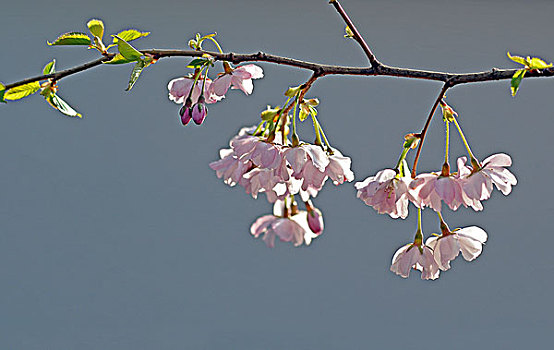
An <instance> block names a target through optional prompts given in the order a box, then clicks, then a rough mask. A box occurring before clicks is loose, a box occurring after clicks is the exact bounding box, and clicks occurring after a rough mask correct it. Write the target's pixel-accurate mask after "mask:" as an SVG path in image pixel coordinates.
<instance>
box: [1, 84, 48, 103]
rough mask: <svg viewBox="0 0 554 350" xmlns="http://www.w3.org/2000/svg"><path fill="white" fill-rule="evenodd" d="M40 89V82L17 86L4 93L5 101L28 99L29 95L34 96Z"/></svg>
mask: <svg viewBox="0 0 554 350" xmlns="http://www.w3.org/2000/svg"><path fill="white" fill-rule="evenodd" d="M39 89H40V84H39V83H38V81H34V82H32V83H28V84H25V85H20V86H16V87H14V88H11V89H9V90H8V91H5V92H4V99H5V100H11V101H15V100H19V99H22V98H23V97H27V96H29V95H32V94H34V93H35V92H37V91H38V90H39Z"/></svg>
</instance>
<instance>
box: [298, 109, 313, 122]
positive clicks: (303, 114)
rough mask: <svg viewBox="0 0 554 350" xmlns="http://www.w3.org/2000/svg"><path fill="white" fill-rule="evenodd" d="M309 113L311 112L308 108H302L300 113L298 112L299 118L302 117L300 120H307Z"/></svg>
mask: <svg viewBox="0 0 554 350" xmlns="http://www.w3.org/2000/svg"><path fill="white" fill-rule="evenodd" d="M309 115H310V114H309V113H308V111H307V110H305V109H303V108H300V113H298V119H300V121H301V122H303V121H304V120H306V118H308V116H309Z"/></svg>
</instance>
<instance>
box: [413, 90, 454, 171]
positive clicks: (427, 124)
mask: <svg viewBox="0 0 554 350" xmlns="http://www.w3.org/2000/svg"><path fill="white" fill-rule="evenodd" d="M451 87H452V84H451V83H450V82H446V83H444V85H443V87H442V89H441V92H440V93H439V96H438V97H437V99H436V100H435V103H434V104H433V107H432V108H431V112H430V113H429V116H428V117H427V121H425V126H424V127H423V129H422V130H421V134H420V140H419V146H418V147H417V153H416V156H415V158H414V165H413V167H412V179H413V178H415V177H416V172H417V162H418V161H419V155H420V154H421V147H422V146H423V141H425V135H427V129H429V124H431V119H433V115H435V111H436V110H437V106H438V105H439V102H440V101H441V100H442V98H443V97H444V94H446V90H448V89H449V88H451Z"/></svg>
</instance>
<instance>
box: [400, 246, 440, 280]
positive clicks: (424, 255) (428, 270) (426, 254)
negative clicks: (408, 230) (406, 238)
mask: <svg viewBox="0 0 554 350" xmlns="http://www.w3.org/2000/svg"><path fill="white" fill-rule="evenodd" d="M412 268H414V269H417V270H419V271H421V279H424V280H429V279H431V280H434V279H437V278H438V277H439V274H440V269H439V265H438V264H437V262H436V261H435V258H434V257H433V251H432V250H431V249H429V247H427V246H425V245H423V246H417V245H415V244H414V243H409V244H406V245H405V246H402V247H400V248H399V249H398V250H397V251H396V253H394V256H393V257H392V265H391V267H390V270H391V271H392V272H394V273H396V274H397V275H399V276H402V277H404V278H407V277H408V276H409V275H410V270H411V269H412Z"/></svg>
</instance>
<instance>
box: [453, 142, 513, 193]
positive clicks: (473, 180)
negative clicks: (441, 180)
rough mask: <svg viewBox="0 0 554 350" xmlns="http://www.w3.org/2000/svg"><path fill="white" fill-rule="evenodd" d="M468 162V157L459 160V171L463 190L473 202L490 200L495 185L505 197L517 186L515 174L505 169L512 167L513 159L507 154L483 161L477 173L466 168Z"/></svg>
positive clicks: (495, 155)
mask: <svg viewBox="0 0 554 350" xmlns="http://www.w3.org/2000/svg"><path fill="white" fill-rule="evenodd" d="M466 160H467V159H466V157H460V158H458V169H459V170H458V171H459V173H460V176H462V178H463V182H462V188H463V190H464V192H465V194H466V196H467V197H469V198H471V199H472V200H477V201H479V200H486V199H489V198H490V196H491V193H492V190H493V184H494V186H496V188H497V189H498V190H500V191H501V192H502V193H503V194H504V195H508V194H509V193H510V192H511V191H512V186H514V185H516V184H517V179H516V177H515V176H514V174H512V173H511V172H510V171H509V170H508V169H506V168H505V167H508V166H511V165H512V159H511V158H510V156H509V155H507V154H504V153H498V154H493V155H492V156H490V157H488V158H486V159H485V160H484V161H483V164H482V166H481V168H480V169H479V170H477V171H474V169H473V167H472V166H466V165H465V163H466Z"/></svg>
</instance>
